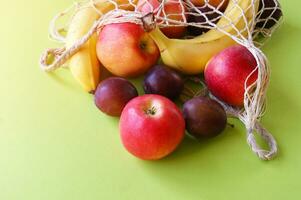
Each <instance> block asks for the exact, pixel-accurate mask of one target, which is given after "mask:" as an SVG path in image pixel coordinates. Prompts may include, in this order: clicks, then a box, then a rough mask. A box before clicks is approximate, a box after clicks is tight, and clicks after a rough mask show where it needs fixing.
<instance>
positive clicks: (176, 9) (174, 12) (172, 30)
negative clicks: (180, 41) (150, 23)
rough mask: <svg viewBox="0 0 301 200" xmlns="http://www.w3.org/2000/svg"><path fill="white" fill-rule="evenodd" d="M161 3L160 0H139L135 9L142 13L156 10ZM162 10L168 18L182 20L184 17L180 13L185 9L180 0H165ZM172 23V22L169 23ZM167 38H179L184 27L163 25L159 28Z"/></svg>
mask: <svg viewBox="0 0 301 200" xmlns="http://www.w3.org/2000/svg"><path fill="white" fill-rule="evenodd" d="M160 4H161V1H160V0H139V2H138V4H137V10H138V11H140V12H142V13H145V14H147V13H150V12H154V14H156V13H157V12H158V8H159V6H160ZM163 10H164V12H165V14H166V16H167V17H168V19H172V20H178V21H182V22H184V20H185V18H184V17H183V15H182V13H183V12H185V11H186V9H185V7H184V4H183V7H182V6H181V4H180V0H166V1H165V4H164V7H163ZM160 16H161V17H164V14H163V12H161V13H160ZM171 24H172V23H171ZM160 30H161V31H162V32H163V33H164V34H165V35H166V36H167V37H169V38H180V37H182V36H183V35H184V33H185V30H186V27H185V26H176V27H165V28H161V29H160Z"/></svg>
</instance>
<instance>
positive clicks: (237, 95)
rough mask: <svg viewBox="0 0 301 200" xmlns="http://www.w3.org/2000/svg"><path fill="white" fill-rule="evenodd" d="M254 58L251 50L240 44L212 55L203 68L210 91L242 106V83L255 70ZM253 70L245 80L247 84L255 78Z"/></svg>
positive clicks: (256, 73)
mask: <svg viewBox="0 0 301 200" xmlns="http://www.w3.org/2000/svg"><path fill="white" fill-rule="evenodd" d="M256 66H257V63H256V60H255V58H254V56H253V55H252V54H251V52H250V51H249V50H248V49H247V48H245V47H244V46H241V45H235V46H232V47H229V48H227V49H225V50H223V51H222V52H220V53H219V54H217V55H216V56H215V57H213V58H212V59H211V60H210V61H209V62H208V64H207V66H206V68H205V81H206V84H207V86H208V89H209V90H210V92H211V93H212V94H213V95H214V96H216V97H217V98H219V99H220V100H222V101H224V102H226V103H228V104H230V105H232V106H239V107H240V106H242V105H243V99H244V92H245V89H244V84H245V81H246V80H247V77H248V76H249V75H250V74H251V73H252V72H253V71H254V70H255V68H256ZM257 76H258V71H257V70H255V71H254V73H253V74H252V75H251V76H250V78H249V79H248V81H247V86H249V85H251V84H252V83H254V82H255V81H256V80H257Z"/></svg>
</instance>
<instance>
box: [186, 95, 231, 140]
mask: <svg viewBox="0 0 301 200" xmlns="http://www.w3.org/2000/svg"><path fill="white" fill-rule="evenodd" d="M183 115H184V119H185V122H186V129H187V131H188V132H189V134H191V135H192V136H194V137H195V138H210V137H214V136H217V135H218V134H220V133H221V132H222V131H223V130H224V129H225V127H226V125H227V115H226V112H225V110H224V108H223V107H222V106H221V105H220V104H219V103H218V102H216V101H215V100H212V99H210V98H208V97H201V96H199V97H195V98H193V99H191V100H189V101H187V102H186V103H185V104H184V106H183Z"/></svg>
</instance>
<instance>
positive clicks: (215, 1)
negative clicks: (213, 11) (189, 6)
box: [190, 0, 229, 11]
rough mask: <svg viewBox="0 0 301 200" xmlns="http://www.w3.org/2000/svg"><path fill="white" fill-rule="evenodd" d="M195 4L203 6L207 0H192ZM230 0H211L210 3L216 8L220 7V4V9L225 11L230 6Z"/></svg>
mask: <svg viewBox="0 0 301 200" xmlns="http://www.w3.org/2000/svg"><path fill="white" fill-rule="evenodd" d="M190 1H191V3H193V5H195V6H196V7H202V6H204V5H205V0H190ZM228 3H229V0H224V1H223V0H209V4H210V5H211V6H213V7H215V8H218V6H220V5H221V6H220V10H221V11H224V10H225V9H226V8H227V6H228Z"/></svg>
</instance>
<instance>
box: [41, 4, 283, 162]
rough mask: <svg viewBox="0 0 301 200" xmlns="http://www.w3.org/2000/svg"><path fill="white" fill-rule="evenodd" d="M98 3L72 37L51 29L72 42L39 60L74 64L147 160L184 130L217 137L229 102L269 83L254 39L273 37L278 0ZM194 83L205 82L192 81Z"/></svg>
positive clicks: (74, 23) (82, 10)
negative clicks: (139, 87) (137, 80)
mask: <svg viewBox="0 0 301 200" xmlns="http://www.w3.org/2000/svg"><path fill="white" fill-rule="evenodd" d="M93 2H94V3H93V5H92V6H91V1H89V3H87V4H85V5H84V6H79V7H78V8H77V9H76V12H75V14H74V15H73V16H72V20H71V22H70V25H69V27H68V30H67V31H66V32H67V35H66V36H63V35H62V34H61V33H60V31H58V30H54V31H52V33H51V36H52V37H53V38H54V39H57V40H59V41H61V42H62V41H63V42H65V46H64V47H63V48H60V49H50V50H48V51H47V52H46V54H44V55H43V57H42V59H41V63H42V66H43V69H44V70H45V71H52V70H54V69H57V68H58V67H60V66H61V65H62V64H63V63H68V67H69V69H70V71H71V72H72V74H73V75H74V77H75V78H76V79H77V80H78V82H79V83H80V84H81V85H82V86H83V88H84V89H85V90H86V91H88V92H90V93H92V94H94V97H95V105H96V106H97V108H98V109H99V110H101V111H102V112H103V113H105V114H107V115H110V116H114V117H120V123H119V129H120V136H121V140H122V143H123V145H124V147H125V148H126V149H127V150H128V151H129V152H130V153H131V154H133V155H134V156H136V157H138V158H141V159H145V160H156V159H161V158H163V157H165V156H167V155H169V154H170V153H171V152H173V151H174V150H175V149H176V147H177V146H178V145H179V144H180V142H181V141H182V139H183V137H184V135H185V130H186V131H187V133H188V134H189V135H191V136H192V137H194V138H196V139H204V138H210V137H215V136H217V135H218V134H220V133H221V132H222V131H223V130H224V129H225V127H226V125H227V114H228V113H227V112H228V110H227V106H228V107H229V108H231V109H232V110H239V111H241V110H243V109H244V108H245V109H246V106H249V104H250V103H249V102H248V101H249V100H250V99H252V95H250V94H249V92H250V91H254V92H257V93H258V91H257V90H256V86H258V82H260V81H262V80H261V77H260V75H261V76H262V71H260V70H261V67H262V66H261V65H260V62H263V61H262V57H260V55H261V54H260V53H261V51H260V50H257V47H255V46H252V44H253V39H254V40H256V39H257V38H259V37H260V34H261V36H266V34H268V33H269V32H270V31H271V30H273V29H274V28H275V27H276V26H275V25H277V24H278V22H279V20H280V19H281V16H282V12H281V9H280V5H279V3H278V2H277V1H276V0H207V1H205V0H166V1H164V2H161V1H160V0H134V1H128V0H100V1H93ZM61 15H62V14H59V16H61ZM55 19H57V17H56V18H55ZM52 24H54V23H52ZM250 30H254V31H251V32H250ZM237 35H238V36H237ZM250 38H251V42H250ZM246 42H249V43H247V44H248V45H249V46H248V45H246ZM245 46H248V48H252V49H251V50H250V49H248V48H246V47H245ZM254 49H255V50H254ZM254 52H255V53H254ZM258 52H259V53H258ZM257 53H258V54H259V55H258V54H257ZM264 58H265V57H264ZM50 60H51V61H52V62H51V61H50ZM103 69H105V70H106V71H108V72H109V75H108V76H107V77H106V78H101V75H100V71H103ZM136 77H143V83H142V84H141V85H142V87H143V90H144V93H145V94H144V95H141V96H139V95H138V91H137V89H136V88H135V86H134V85H133V84H132V83H131V82H130V81H129V78H136ZM191 81H193V82H197V83H198V84H199V85H202V86H203V87H202V88H201V90H200V91H195V90H193V89H191V88H190V87H191V84H189V83H191ZM259 93H260V95H261V96H264V94H262V91H261V90H259ZM246 98H247V100H246ZM259 99H260V98H259ZM258 101H260V100H258ZM246 102H247V103H246ZM259 107H260V106H259ZM257 115H259V114H257ZM257 115H256V116H255V117H253V118H255V119H256V120H257V118H258V117H259V116H257ZM251 120H252V119H251ZM246 121H247V120H246ZM256 123H257V122H256ZM256 123H255V124H254V125H253V126H254V127H255V126H256V127H257V128H258V123H257V124H256ZM246 126H247V125H246ZM248 126H249V125H248ZM262 130H263V129H262ZM252 142H253V141H251V140H250V143H252ZM250 145H251V147H252V149H253V151H255V152H256V153H257V152H261V151H262V150H258V151H257V150H256V148H257V146H256V144H254V146H252V144H250ZM262 152H264V151H262ZM258 156H259V157H261V158H264V156H261V155H260V153H258ZM270 156H272V155H270ZM267 159H269V157H267Z"/></svg>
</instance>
